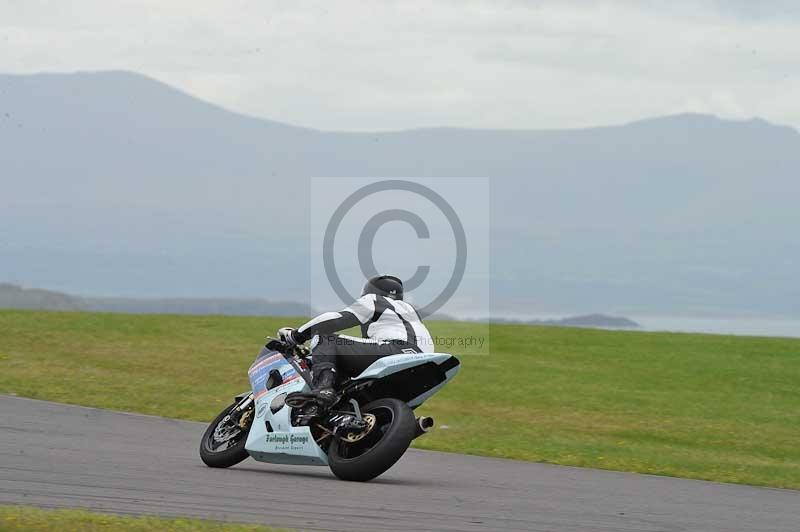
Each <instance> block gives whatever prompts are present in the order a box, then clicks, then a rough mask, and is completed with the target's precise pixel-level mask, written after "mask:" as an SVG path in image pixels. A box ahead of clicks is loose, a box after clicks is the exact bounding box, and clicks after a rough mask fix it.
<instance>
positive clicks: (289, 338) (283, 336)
mask: <svg viewBox="0 0 800 532" xmlns="http://www.w3.org/2000/svg"><path fill="white" fill-rule="evenodd" d="M295 334H296V330H295V329H293V328H292V327H281V328H280V329H278V338H279V339H280V341H281V342H283V343H285V344H288V345H297V339H296V338H295Z"/></svg>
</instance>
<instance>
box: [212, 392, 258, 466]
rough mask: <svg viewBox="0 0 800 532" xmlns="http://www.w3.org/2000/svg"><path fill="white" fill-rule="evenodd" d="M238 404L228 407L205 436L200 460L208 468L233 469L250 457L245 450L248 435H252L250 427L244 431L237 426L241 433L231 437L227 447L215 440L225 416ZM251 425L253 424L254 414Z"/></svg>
mask: <svg viewBox="0 0 800 532" xmlns="http://www.w3.org/2000/svg"><path fill="white" fill-rule="evenodd" d="M237 404H238V402H237V403H233V404H232V405H230V406H228V408H226V409H225V410H223V411H222V413H221V414H220V415H218V416H217V417H216V419H215V420H214V421H212V422H211V424H210V425H209V426H208V428H207V429H206V431H205V433H204V434H203V439H202V441H201V442H200V458H201V459H202V460H203V462H204V463H205V464H206V465H207V466H208V467H231V466H233V465H236V464H238V463H239V462H241V461H242V460H244V459H245V458H247V457H248V456H250V454H249V453H248V452H247V450H246V449H245V448H244V446H245V444H246V443H247V435H248V434H249V433H250V425H248V426H247V428H246V429H242V428H241V427H238V425H237V427H238V429H239V432H238V433H237V434H235V435H234V436H233V437H231V439H230V440H227V441H225V442H224V445H227V446H223V445H216V444H219V443H220V442H219V441H218V440H217V439H215V432H216V431H217V427H218V426H219V425H221V424H222V422H223V420H224V419H225V416H227V415H228V414H230V413H231V411H233V409H234V408H236V405H237ZM251 409H252V405H251ZM245 414H246V412H245ZM245 414H243V415H245ZM250 423H252V412H251V421H250ZM215 445H216V446H215Z"/></svg>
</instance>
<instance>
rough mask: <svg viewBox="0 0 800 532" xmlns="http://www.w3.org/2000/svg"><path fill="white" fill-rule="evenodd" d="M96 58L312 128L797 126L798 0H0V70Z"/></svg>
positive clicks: (77, 64) (83, 66)
mask: <svg viewBox="0 0 800 532" xmlns="http://www.w3.org/2000/svg"><path fill="white" fill-rule="evenodd" d="M108 69H125V70H133V71H137V72H141V73H144V74H147V75H150V76H153V77H155V78H158V79H160V80H162V81H165V82H167V83H170V84H172V85H176V86H178V87H180V88H182V89H184V90H186V91H188V92H190V93H192V94H194V95H197V96H199V97H201V98H204V99H207V100H210V101H212V102H215V103H219V104H221V105H224V106H225V107H228V108H230V109H234V110H237V111H241V112H244V113H248V114H254V115H258V116H262V117H266V118H272V119H275V120H279V121H283V122H289V123H293V124H299V125H305V126H311V127H316V128H321V129H339V130H365V129H377V130H383V129H395V128H408V127H419V126H440V125H447V126H469V127H496V128H507V127H514V128H561V127H579V126H587V125H599V124H610V123H619V122H624V121H629V120H633V119H637V118H642V117H648V116H654V115H662V114H668V113H677V112H684V111H697V112H706V113H714V114H718V115H720V116H723V117H733V118H739V117H752V116H760V117H763V118H766V119H768V120H771V121H773V122H778V123H783V124H789V125H793V126H795V127H800V97H798V95H800V1H797V0H775V1H769V0H767V1H756V0H752V1H751V0H729V1H724V0H716V1H715V0H676V1H673V2H656V1H647V0H636V1H634V0H619V1H616V2H612V1H608V2H599V1H598V2H594V1H588V0H587V1H577V0H573V1H565V0H558V1H529V2H523V1H494V2H490V1H474V2H468V1H460V2H431V1H429V0H425V1H403V2H400V1H397V2H378V1H363V2H350V1H344V0H337V1H336V2H331V1H329V0H325V1H318V2H306V1H299V0H290V1H282V2H271V1H264V0H257V1H241V0H239V1H226V2H222V1H220V2H214V3H210V2H201V1H198V0H191V1H189V0H170V1H169V2H164V1H163V0H157V1H140V2H133V1H119V0H91V1H87V0H84V1H75V2H63V1H41V0H0V71H2V72H16V73H28V72H40V71H61V72H64V71H67V72H68V71H75V70H108ZM0 97H2V96H1V95H0Z"/></svg>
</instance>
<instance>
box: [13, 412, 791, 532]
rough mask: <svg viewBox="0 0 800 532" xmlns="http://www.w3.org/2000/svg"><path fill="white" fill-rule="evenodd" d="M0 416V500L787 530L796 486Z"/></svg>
mask: <svg viewBox="0 0 800 532" xmlns="http://www.w3.org/2000/svg"><path fill="white" fill-rule="evenodd" d="M0 420H1V421H0V423H1V424H2V428H1V429H0V431H1V432H0V434H2V438H0V503H3V504H9V503H10V504H31V505H39V506H45V507H56V506H71V507H86V508H91V509H95V510H105V511H111V512H115V513H147V514H159V515H167V516H171V515H181V516H195V517H201V518H214V519H219V520H231V521H239V522H261V523H265V524H271V525H276V526H287V527H293V528H298V529H301V530H358V531H381V530H392V531H395V530H402V531H406V530H459V531H469V530H533V531H565V532H567V531H570V532H571V531H581V532H583V531H587V532H604V531H617V530H619V531H656V530H659V531H679V530H690V531H694V532H701V531H724V532H731V531H738V530H741V531H747V532H755V531H770V532H775V531H783V530H785V531H787V532H797V531H798V530H800V492H795V491H789V490H777V489H765V488H754V487H749V486H736V485H728V484H716V483H712V482H699V481H691V480H681V479H674V478H666V477H655V476H647V475H635V474H628V473H614V472H607V471H597V470H590V469H579V468H571V467H560V466H551V465H545V464H532V463H525V462H515V461H511V460H498V459H492V458H477V457H471V456H462V455H457V454H447V453H435V452H425V451H413V450H412V451H409V452H408V454H407V455H406V456H405V457H404V458H403V459H402V460H401V461H400V463H399V464H397V465H396V466H395V467H394V468H392V469H391V470H389V471H388V472H387V473H386V474H384V475H383V476H382V477H379V478H378V479H376V480H374V481H372V482H369V483H366V484H358V483H350V482H342V481H339V480H336V479H335V478H334V477H333V475H332V474H331V473H330V471H329V470H328V469H327V468H323V467H289V466H272V465H268V464H261V463H258V462H255V461H254V460H246V461H245V462H243V463H242V464H240V465H239V466H237V467H234V468H231V469H228V470H213V469H209V468H207V467H206V466H205V465H203V463H202V462H201V461H200V458H199V456H198V454H197V446H198V442H199V439H200V436H201V434H202V432H203V429H204V428H205V427H204V425H203V424H202V423H193V422H187V421H176V420H172V419H163V418H158V417H150V416H142V415H136V414H124V413H118V412H110V411H105V410H97V409H93V408H83V407H77V406H68V405H60V404H55V403H48V402H43V401H33V400H30V399H21V398H17V397H8V396H0ZM487 437H491V433H487ZM315 500H316V501H317V502H314V503H313V504H312V501H315Z"/></svg>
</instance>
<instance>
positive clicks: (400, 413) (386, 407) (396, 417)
mask: <svg viewBox="0 0 800 532" xmlns="http://www.w3.org/2000/svg"><path fill="white" fill-rule="evenodd" d="M361 412H362V413H363V414H374V415H375V416H376V417H377V418H378V420H379V423H381V424H380V425H378V426H376V427H375V428H374V429H373V431H372V433H370V434H368V435H367V436H366V437H365V438H364V440H363V441H359V442H357V443H355V444H353V443H346V442H343V441H341V440H339V439H334V440H333V441H332V442H331V445H330V447H329V448H328V465H329V466H330V468H331V471H333V474H334V475H336V476H337V477H339V478H340V479H342V480H352V481H356V482H365V481H367V480H372V479H373V478H375V477H377V476H378V475H380V474H382V473H384V472H385V471H386V470H388V469H389V468H390V467H392V466H393V465H394V464H395V463H397V461H398V460H400V457H401V456H403V454H405V452H406V450H407V449H408V446H409V445H411V440H413V439H414V434H415V430H416V420H415V418H414V413H413V412H412V410H411V409H410V408H409V407H408V405H406V404H405V403H404V402H402V401H400V400H398V399H391V398H387V399H378V400H377V401H373V402H371V403H369V404H368V405H366V406H364V407H362V408H361ZM373 433H374V434H373Z"/></svg>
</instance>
